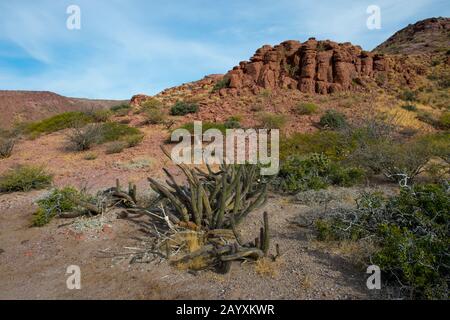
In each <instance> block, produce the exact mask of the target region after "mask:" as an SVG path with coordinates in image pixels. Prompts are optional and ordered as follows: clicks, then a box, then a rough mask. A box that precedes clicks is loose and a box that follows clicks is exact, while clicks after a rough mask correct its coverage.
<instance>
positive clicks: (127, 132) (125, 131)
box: [98, 122, 142, 143]
mask: <svg viewBox="0 0 450 320" xmlns="http://www.w3.org/2000/svg"><path fill="white" fill-rule="evenodd" d="M100 131H101V134H100V136H101V137H100V139H99V141H98V143H106V142H112V141H118V140H124V139H126V138H127V137H131V136H137V135H141V134H142V133H141V131H140V130H139V129H137V128H133V127H130V126H128V125H126V124H122V123H117V122H107V123H104V124H103V125H102V126H101V129H100Z"/></svg>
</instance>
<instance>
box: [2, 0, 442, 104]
mask: <svg viewBox="0 0 450 320" xmlns="http://www.w3.org/2000/svg"><path fill="white" fill-rule="evenodd" d="M371 2H372V1H365V0H364V1H358V2H355V1H343V2H339V3H337V2H335V1H331V0H330V1H314V2H307V1H291V0H279V1H276V2H274V1H269V0H261V1H258V3H257V4H256V3H255V2H254V1H250V0H227V1H225V0H216V1H209V0H183V1H182V0H177V1H175V0H174V1H170V2H167V1H162V0H152V1H144V0H127V1H125V0H108V1H107V0H98V1H91V0H78V1H76V3H77V4H78V5H79V6H80V7H81V11H82V29H81V30H79V31H69V30H67V29H66V27H65V26H66V18H67V14H66V8H67V6H68V5H70V4H72V3H73V1H70V0H61V1H53V0H40V1H32V0H22V1H14V2H13V1H9V2H5V1H2V2H0V89H28V90H51V91H56V92H58V93H61V94H65V95H70V96H84V97H92V98H118V99H124V98H129V97H130V96H131V95H132V94H135V93H138V92H143V93H149V94H154V93H156V92H158V91H160V90H162V89H164V88H166V87H169V86H173V85H177V84H180V83H182V82H187V81H192V80H196V79H198V78H200V77H202V76H204V75H206V74H209V73H219V72H226V71H227V70H228V69H230V68H231V67H232V66H233V65H235V64H237V63H238V62H239V61H240V60H243V59H247V58H248V57H249V56H250V55H251V54H252V53H253V52H254V50H255V49H257V47H259V46H260V45H262V44H265V43H271V44H275V43H277V42H280V41H283V40H286V39H299V40H305V39H306V38H307V37H308V36H317V37H319V38H331V39H333V40H337V41H352V42H354V43H360V44H362V45H363V46H364V47H366V48H368V49H371V48H373V47H374V46H375V45H376V44H378V43H379V42H381V41H383V40H384V39H385V37H387V36H388V35H390V34H392V33H393V32H394V31H396V30H397V29H398V28H399V27H401V26H402V24H404V23H406V22H412V21H414V20H417V19H418V18H419V17H420V18H423V15H424V14H427V15H445V13H447V15H448V13H449V8H448V5H446V2H445V1H444V2H443V1H440V0H418V1H415V2H414V3H409V2H408V1H406V0H400V1H388V0H380V1H374V2H378V3H379V5H380V7H381V8H382V10H383V11H382V14H383V16H382V18H383V29H382V30H381V31H379V32H372V33H371V32H368V30H367V29H366V28H365V19H366V18H367V15H366V13H365V10H366V8H367V6H368V5H369V4H372V3H371ZM373 4H377V3H373ZM433 7H436V10H435V11H433ZM396 22H397V23H396ZM383 37H384V38H383Z"/></svg>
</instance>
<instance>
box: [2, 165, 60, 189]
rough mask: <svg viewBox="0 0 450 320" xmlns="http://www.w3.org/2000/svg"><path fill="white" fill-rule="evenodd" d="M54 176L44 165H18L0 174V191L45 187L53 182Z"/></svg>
mask: <svg viewBox="0 0 450 320" xmlns="http://www.w3.org/2000/svg"><path fill="white" fill-rule="evenodd" d="M52 180H53V176H52V175H51V174H49V173H48V172H47V171H46V170H45V169H44V168H43V167H36V166H18V167H16V168H14V169H11V170H10V171H9V172H7V173H5V174H4V175H2V176H0V192H16V191H24V192H27V191H30V190H32V189H44V188H46V187H48V186H50V184H51V183H52Z"/></svg>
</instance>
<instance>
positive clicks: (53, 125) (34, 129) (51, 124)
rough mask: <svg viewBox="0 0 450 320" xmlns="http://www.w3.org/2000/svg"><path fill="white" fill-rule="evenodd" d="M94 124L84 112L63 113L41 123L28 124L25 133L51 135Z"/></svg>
mask: <svg viewBox="0 0 450 320" xmlns="http://www.w3.org/2000/svg"><path fill="white" fill-rule="evenodd" d="M91 122H94V118H93V117H92V116H90V115H89V114H87V113H84V112H77V111H73V112H64V113H61V114H58V115H56V116H53V117H50V118H47V119H44V120H42V121H38V122H34V123H31V124H28V125H27V127H26V129H25V132H26V133H28V134H31V135H39V134H45V133H52V132H56V131H60V130H64V129H67V128H73V127H75V126H78V127H80V126H83V125H86V124H88V123H91Z"/></svg>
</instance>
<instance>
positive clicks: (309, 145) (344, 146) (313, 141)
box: [280, 131, 351, 160]
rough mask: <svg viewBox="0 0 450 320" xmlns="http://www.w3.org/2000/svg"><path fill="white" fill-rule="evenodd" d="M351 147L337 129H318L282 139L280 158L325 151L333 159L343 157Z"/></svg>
mask: <svg viewBox="0 0 450 320" xmlns="http://www.w3.org/2000/svg"><path fill="white" fill-rule="evenodd" d="M349 149H351V146H349V144H348V142H347V140H346V137H345V136H344V135H343V134H342V133H340V132H336V131H317V132H314V133H295V134H293V135H291V136H290V137H283V138H282V139H281V141H280V158H281V159H282V160H284V159H287V158H288V157H289V156H291V155H306V154H310V153H323V154H325V155H326V156H327V157H330V158H331V159H337V158H338V159H341V158H343V157H344V156H345V155H346V154H347V153H348V152H349V151H348V150H349Z"/></svg>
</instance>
